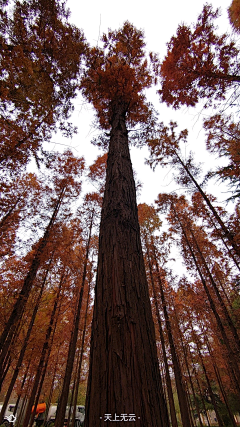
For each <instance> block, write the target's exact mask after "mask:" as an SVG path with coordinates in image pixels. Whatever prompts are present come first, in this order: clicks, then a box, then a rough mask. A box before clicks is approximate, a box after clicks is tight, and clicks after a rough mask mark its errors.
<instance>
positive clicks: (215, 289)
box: [188, 226, 240, 352]
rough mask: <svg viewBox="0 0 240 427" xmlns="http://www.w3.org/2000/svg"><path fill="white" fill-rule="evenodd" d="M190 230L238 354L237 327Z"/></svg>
mask: <svg viewBox="0 0 240 427" xmlns="http://www.w3.org/2000/svg"><path fill="white" fill-rule="evenodd" d="M188 229H189V231H190V233H191V236H192V238H193V241H194V243H195V245H196V248H197V251H198V253H199V256H200V259H201V261H202V264H203V266H204V268H205V270H206V272H207V275H208V277H209V279H210V282H211V284H212V287H213V289H214V291H215V294H216V296H217V299H218V301H219V304H220V307H221V309H222V311H223V313H224V316H225V318H226V320H227V323H228V326H229V328H230V330H231V332H232V335H233V338H234V341H235V345H236V347H237V349H238V352H240V339H239V336H238V333H237V329H236V327H235V325H234V323H233V321H232V319H231V317H230V315H229V313H228V310H227V308H226V306H225V303H224V301H223V299H222V297H221V294H220V292H219V290H218V287H217V285H216V283H215V281H214V279H213V276H212V274H211V272H210V270H209V268H208V265H207V263H206V260H205V258H204V256H203V253H202V251H201V249H200V247H199V245H198V242H197V240H196V237H195V235H194V233H193V231H192V229H191V227H190V226H188Z"/></svg>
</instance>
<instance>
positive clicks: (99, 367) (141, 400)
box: [84, 102, 169, 427]
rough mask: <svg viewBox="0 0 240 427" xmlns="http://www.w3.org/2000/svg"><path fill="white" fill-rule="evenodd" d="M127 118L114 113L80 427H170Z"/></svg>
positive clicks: (118, 111) (121, 112)
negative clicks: (89, 352)
mask: <svg viewBox="0 0 240 427" xmlns="http://www.w3.org/2000/svg"><path fill="white" fill-rule="evenodd" d="M125 111H126V107H125V106H124V105H123V103H122V104H121V102H119V103H118V104H117V105H115V106H114V108H113V110H112V112H113V113H112V122H111V125H112V129H111V134H110V146H109V154H108V162H107V177H106V187H105V194H104V200H103V208H102V217H101V226H100V238H99V258H98V272H97V283H96V296H95V305H94V315H93V325H92V342H91V355H90V370H89V380H88V391H87V402H86V418H85V423H84V426H85V427H101V426H109V425H111V424H110V423H111V421H110V420H109V421H104V420H105V419H106V414H109V416H108V419H111V420H112V421H113V420H118V421H119V422H118V425H119V426H128V425H129V426H131V425H133V422H131V421H130V417H129V415H130V414H134V415H135V417H134V419H135V422H134V426H135V427H140V426H141V427H143V426H144V427H168V426H169V420H168V413H167V407H166V402H165V399H164V395H163V388H162V382H161V377H160V372H159V365H158V358H157V349H156V342H155V332H154V324H153V319H152V314H151V306H150V300H149V295H148V287H147V280H146V274H145V268H144V260H143V255H142V248H141V241H140V230H139V224H138V216H137V204H136V191H135V184H134V179H133V172H132V164H131V160H130V153H129V148H128V136H127V129H126V124H125ZM124 414H125V415H124ZM124 417H125V421H124ZM121 420H122V421H121Z"/></svg>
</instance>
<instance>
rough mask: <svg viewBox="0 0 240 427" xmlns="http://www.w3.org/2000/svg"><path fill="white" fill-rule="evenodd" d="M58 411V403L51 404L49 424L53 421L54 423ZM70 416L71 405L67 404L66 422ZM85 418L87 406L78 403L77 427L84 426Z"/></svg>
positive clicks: (48, 417)
mask: <svg viewBox="0 0 240 427" xmlns="http://www.w3.org/2000/svg"><path fill="white" fill-rule="evenodd" d="M56 412H57V405H50V408H49V411H48V416H47V421H48V425H50V424H51V423H54V421H55V418H56ZM71 412H72V411H71ZM68 416H69V406H67V408H66V412H65V422H67V420H68ZM84 418H85V406H82V405H77V406H76V413H75V427H80V426H82V425H83V422H84Z"/></svg>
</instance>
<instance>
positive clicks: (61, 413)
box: [55, 212, 93, 427]
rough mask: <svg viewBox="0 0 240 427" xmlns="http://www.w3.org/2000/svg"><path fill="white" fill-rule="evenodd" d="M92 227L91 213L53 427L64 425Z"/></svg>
mask: <svg viewBox="0 0 240 427" xmlns="http://www.w3.org/2000/svg"><path fill="white" fill-rule="evenodd" d="M92 226H93V212H92V217H91V222H90V227H89V236H88V242H87V247H86V255H85V260H84V267H83V276H82V282H81V288H80V293H79V297H78V303H77V307H76V314H75V320H74V325H73V330H72V336H71V340H70V345H69V350H68V358H67V364H66V369H65V376H64V380H63V386H62V391H61V395H60V399H59V404H58V407H57V413H56V420H55V427H63V424H64V417H65V411H66V406H67V400H68V393H69V386H70V381H71V376H72V370H73V364H74V357H75V351H76V345H77V338H78V331H79V322H80V315H81V308H82V299H83V292H84V287H85V283H86V274H87V265H88V258H89V250H90V242H91V235H92Z"/></svg>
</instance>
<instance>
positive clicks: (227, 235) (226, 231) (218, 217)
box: [175, 151, 240, 257]
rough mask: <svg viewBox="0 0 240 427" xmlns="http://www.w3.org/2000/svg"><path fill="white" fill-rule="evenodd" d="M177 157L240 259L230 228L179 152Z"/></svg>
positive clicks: (239, 251)
mask: <svg viewBox="0 0 240 427" xmlns="http://www.w3.org/2000/svg"><path fill="white" fill-rule="evenodd" d="M175 155H176V157H177V159H178V161H179V163H180V164H181V165H182V167H183V168H184V170H185V171H186V173H187V174H188V176H189V177H190V178H191V180H192V182H193V183H194V185H195V186H196V188H197V189H198V191H199V193H200V194H201V196H202V197H203V199H204V200H205V202H206V203H207V205H208V207H209V209H210V210H211V212H212V214H213V216H214V218H215V219H216V220H217V222H218V224H219V225H220V227H221V229H222V231H223V234H224V236H225V237H226V238H227V240H228V242H229V244H230V245H231V247H232V248H233V249H234V251H235V253H236V254H237V255H238V256H239V257H240V247H239V246H238V244H237V243H236V241H235V240H234V236H233V234H232V232H231V231H229V230H228V228H227V227H226V225H225V224H224V222H223V221H222V219H221V218H220V216H219V214H218V212H217V211H216V209H215V208H214V206H213V205H212V203H211V202H210V200H209V198H208V197H207V195H206V194H205V193H204V191H203V190H202V189H201V187H200V185H199V184H198V182H197V181H196V179H195V178H194V176H193V175H192V174H191V172H190V170H189V169H188V167H187V166H186V165H185V164H184V162H183V161H182V159H181V158H180V157H179V155H178V154H177V152H176V151H175Z"/></svg>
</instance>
